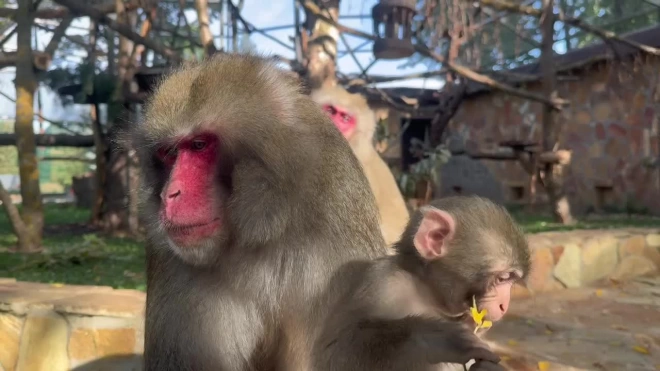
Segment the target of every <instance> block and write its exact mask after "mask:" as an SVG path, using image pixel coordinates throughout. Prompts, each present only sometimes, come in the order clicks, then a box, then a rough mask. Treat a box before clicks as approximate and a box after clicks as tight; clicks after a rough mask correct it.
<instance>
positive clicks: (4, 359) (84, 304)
mask: <svg viewBox="0 0 660 371" xmlns="http://www.w3.org/2000/svg"><path fill="white" fill-rule="evenodd" d="M144 302H145V295H144V293H142V292H139V291H135V290H114V289H112V288H111V287H103V286H76V285H59V284H42V283H32V282H17V281H16V280H14V279H10V278H0V371H10V370H12V371H13V370H17V371H20V370H30V371H32V370H34V371H47V370H48V371H65V370H75V371H86V370H140V369H141V354H142V350H143V347H144V340H143V338H144V320H143V317H144Z"/></svg>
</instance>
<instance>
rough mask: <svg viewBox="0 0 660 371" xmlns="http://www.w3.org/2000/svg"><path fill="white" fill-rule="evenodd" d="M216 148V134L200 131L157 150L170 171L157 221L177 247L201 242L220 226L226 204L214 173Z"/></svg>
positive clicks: (207, 238) (217, 231) (216, 157)
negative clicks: (221, 213)
mask: <svg viewBox="0 0 660 371" xmlns="http://www.w3.org/2000/svg"><path fill="white" fill-rule="evenodd" d="M219 147H220V141H219V140H218V137H217V136H216V135H214V134H211V133H202V134H198V135H191V136H189V137H185V138H182V140H180V141H177V142H176V144H175V145H173V146H171V147H162V148H160V149H159V150H158V152H157V157H158V158H159V160H160V161H162V163H163V165H164V166H165V167H166V168H168V172H169V174H170V177H169V181H168V182H167V184H166V185H165V186H164V187H163V190H162V192H161V194H160V198H161V209H160V220H161V222H162V224H163V226H164V227H165V230H166V232H167V235H168V237H169V238H170V239H171V240H172V242H174V243H175V244H176V245H177V246H179V247H180V248H189V247H195V246H199V245H201V244H204V243H205V242H206V241H207V240H209V239H211V238H213V237H215V236H216V235H217V234H218V233H219V231H220V229H221V226H222V222H223V220H222V215H220V213H219V210H222V209H223V206H225V205H222V203H224V202H223V201H224V200H223V199H222V197H221V196H220V197H219V195H222V194H223V193H224V192H222V190H220V189H219V187H218V185H217V183H218V181H217V176H216V175H217V170H216V169H217V168H218V166H217V164H218V157H219V156H218V154H219V151H218V149H219Z"/></svg>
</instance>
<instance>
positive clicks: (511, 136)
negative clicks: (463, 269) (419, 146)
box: [442, 57, 660, 214]
mask: <svg viewBox="0 0 660 371" xmlns="http://www.w3.org/2000/svg"><path fill="white" fill-rule="evenodd" d="M659 87H660V59H659V58H652V57H649V58H646V57H636V58H635V59H634V60H624V61H621V62H613V63H600V64H597V65H593V66H591V67H589V68H588V69H585V70H581V71H576V72H575V73H574V75H573V76H571V77H569V78H564V79H560V80H559V82H558V91H559V96H561V97H562V98H566V99H568V100H570V102H571V106H570V107H568V108H566V109H565V110H564V111H563V112H562V113H561V114H560V115H559V117H558V125H559V126H560V127H561V130H560V134H559V140H560V143H559V144H560V148H561V149H569V150H572V151H573V155H572V162H571V164H570V165H569V166H567V167H566V168H565V169H564V175H565V180H566V181H565V190H566V192H567V194H568V196H569V200H570V201H571V203H572V206H574V209H575V211H576V212H581V211H589V210H590V209H598V208H608V207H610V208H613V209H619V210H623V209H626V208H628V209H631V210H633V211H643V210H644V209H647V210H648V211H651V212H653V213H655V214H660V197H658V194H660V169H658V168H656V169H651V168H649V167H648V166H646V165H645V164H646V163H648V161H649V159H651V158H657V157H658V156H660V149H659V147H660V135H659V129H658V114H659V113H660V89H659ZM523 88H525V89H528V90H530V91H533V92H536V93H539V94H540V93H541V86H540V84H539V83H530V84H529V85H528V86H526V87H523ZM449 130H450V132H451V133H452V135H453V136H454V137H457V138H460V139H461V140H462V141H463V142H464V145H465V146H466V147H468V148H471V149H479V150H481V151H495V150H498V143H499V142H501V141H503V140H538V141H539V142H540V139H541V137H540V135H541V105H540V104H539V103H533V102H530V101H526V100H523V99H519V98H516V97H513V96H510V95H506V94H503V93H499V92H493V93H488V94H481V95H476V96H472V97H469V98H467V99H466V100H465V101H464V102H463V104H462V105H461V108H460V109H459V111H458V113H457V114H456V116H455V117H454V118H453V119H452V122H451V124H450V127H449ZM452 161H456V160H452ZM472 161H474V160H465V161H463V162H464V163H467V165H465V164H458V163H456V164H452V163H450V164H448V165H447V166H451V167H452V171H443V172H442V182H443V191H442V195H447V194H451V193H452V192H451V191H452V190H453V189H462V190H470V193H484V192H485V191H488V193H489V194H484V196H488V197H491V198H494V199H495V200H503V201H504V202H516V201H520V202H521V201H524V200H525V199H526V198H527V194H528V192H529V183H530V182H529V176H528V174H526V173H525V172H524V171H523V169H522V168H521V166H520V165H519V164H518V163H517V162H515V161H481V163H483V164H484V165H486V167H487V170H486V171H481V175H483V179H481V178H482V177H481V176H478V174H477V175H474V174H470V176H467V177H466V176H462V175H460V174H461V173H462V172H461V171H460V168H461V167H465V166H469V165H474V164H470V162H472ZM472 167H474V166H472ZM493 178H495V179H497V180H498V181H499V183H500V185H501V186H500V187H499V189H493V187H492V186H491V185H492V184H493ZM537 188H539V189H540V187H537ZM481 190H484V192H482V191H481ZM493 192H496V193H498V194H495V195H493V194H492V193H493ZM538 194H539V195H541V196H543V192H542V191H541V192H538Z"/></svg>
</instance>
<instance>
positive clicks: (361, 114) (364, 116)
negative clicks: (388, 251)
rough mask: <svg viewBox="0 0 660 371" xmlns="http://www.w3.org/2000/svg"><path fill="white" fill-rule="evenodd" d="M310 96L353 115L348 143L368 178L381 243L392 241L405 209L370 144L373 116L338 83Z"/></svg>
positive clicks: (359, 98)
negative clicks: (354, 117) (382, 240)
mask: <svg viewBox="0 0 660 371" xmlns="http://www.w3.org/2000/svg"><path fill="white" fill-rule="evenodd" d="M311 97H312V99H313V100H314V101H315V102H317V103H319V104H332V105H335V106H338V107H342V108H343V109H345V110H346V111H348V112H350V113H352V114H353V115H355V116H356V117H357V128H356V130H355V132H354V134H353V136H352V137H351V138H348V142H349V144H350V145H351V148H352V149H353V153H355V155H356V156H357V158H358V160H359V161H360V164H362V168H363V169H364V173H365V175H366V176H367V179H368V180H369V186H370V187H371V190H372V192H373V193H374V196H375V197H376V204H377V205H378V210H379V214H380V225H381V231H382V233H383V236H384V238H385V243H386V244H387V245H391V244H393V243H394V242H396V241H397V240H398V239H399V238H400V237H401V233H402V232H403V230H404V228H405V227H406V223H407V222H408V217H409V215H408V208H407V207H406V204H405V202H404V200H403V196H402V195H401V191H400V190H399V187H398V186H397V184H396V180H395V179H394V176H393V175H392V172H391V171H390V169H389V167H387V164H386V163H385V161H383V159H382V158H381V157H380V155H379V154H378V152H377V151H376V149H375V148H374V144H373V137H374V132H375V130H376V117H375V115H374V112H373V111H372V110H371V109H370V108H369V106H368V105H367V101H366V100H365V99H364V97H362V96H361V95H359V94H351V93H349V92H347V91H346V90H345V89H344V88H342V87H340V86H333V87H324V88H322V89H318V90H314V91H312V94H311Z"/></svg>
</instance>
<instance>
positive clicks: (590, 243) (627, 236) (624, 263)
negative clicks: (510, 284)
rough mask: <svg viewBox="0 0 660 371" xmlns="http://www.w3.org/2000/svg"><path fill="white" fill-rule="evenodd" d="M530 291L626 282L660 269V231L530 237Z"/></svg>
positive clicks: (597, 231) (585, 231)
mask: <svg viewBox="0 0 660 371" xmlns="http://www.w3.org/2000/svg"><path fill="white" fill-rule="evenodd" d="M529 243H530V246H531V247H532V270H531V274H530V276H529V281H528V283H527V288H528V290H529V291H528V292H525V290H522V289H520V290H521V291H522V293H530V294H531V293H539V292H546V291H553V290H559V289H564V288H574V287H582V286H588V285H592V284H595V283H598V282H602V280H615V281H625V280H628V279H630V278H633V277H636V276H641V275H644V274H648V273H651V272H655V271H658V270H660V229H645V228H635V229H616V230H582V231H573V232H548V233H539V234H535V235H531V236H529Z"/></svg>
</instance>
